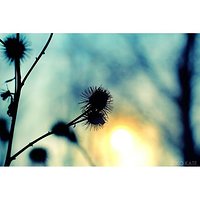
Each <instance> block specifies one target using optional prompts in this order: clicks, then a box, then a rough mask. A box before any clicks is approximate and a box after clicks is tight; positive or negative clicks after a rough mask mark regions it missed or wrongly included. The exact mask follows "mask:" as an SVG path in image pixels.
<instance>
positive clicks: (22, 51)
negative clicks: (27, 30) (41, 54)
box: [2, 35, 30, 63]
mask: <svg viewBox="0 0 200 200" xmlns="http://www.w3.org/2000/svg"><path fill="white" fill-rule="evenodd" d="M2 43H3V46H4V48H3V51H4V55H5V58H6V59H7V60H8V62H10V63H12V62H13V61H14V60H15V59H19V60H23V59H24V58H25V56H26V55H27V53H28V51H29V50H30V48H29V43H28V41H27V40H26V38H25V36H22V37H20V38H19V39H18V38H17V37H16V36H15V35H11V36H8V37H7V38H6V39H5V40H4V41H2Z"/></svg>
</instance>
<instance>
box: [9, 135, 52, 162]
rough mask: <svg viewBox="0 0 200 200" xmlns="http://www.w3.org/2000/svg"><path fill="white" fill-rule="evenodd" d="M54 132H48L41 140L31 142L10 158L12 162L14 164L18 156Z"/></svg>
mask: <svg viewBox="0 0 200 200" xmlns="http://www.w3.org/2000/svg"><path fill="white" fill-rule="evenodd" d="M52 134H53V132H48V133H45V134H44V135H42V136H40V137H39V138H37V139H35V140H33V141H32V142H30V143H29V144H27V145H26V146H25V147H23V148H22V149H20V150H19V151H18V152H17V153H15V154H14V155H13V156H11V157H10V161H11V162H12V161H13V160H15V159H16V157H17V156H19V155H20V154H21V153H23V152H24V151H25V150H26V149H28V148H29V147H31V146H33V145H34V144H35V143H37V142H39V141H40V140H42V139H44V138H46V137H47V136H49V135H52Z"/></svg>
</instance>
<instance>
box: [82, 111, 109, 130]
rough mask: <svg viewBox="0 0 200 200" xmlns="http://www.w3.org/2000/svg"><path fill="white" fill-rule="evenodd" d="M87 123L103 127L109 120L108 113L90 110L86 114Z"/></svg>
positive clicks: (96, 127) (92, 126)
mask: <svg viewBox="0 0 200 200" xmlns="http://www.w3.org/2000/svg"><path fill="white" fill-rule="evenodd" d="M84 117H85V120H86V125H87V126H88V127H90V128H94V129H98V128H101V127H102V126H103V125H104V124H105V123H106V121H107V118H106V117H107V115H105V114H104V113H102V112H99V111H94V110H92V111H89V112H87V113H86V114H85V116H84Z"/></svg>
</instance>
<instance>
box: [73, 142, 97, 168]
mask: <svg viewBox="0 0 200 200" xmlns="http://www.w3.org/2000/svg"><path fill="white" fill-rule="evenodd" d="M77 146H78V148H79V150H80V151H81V152H82V153H83V155H84V156H85V158H86V159H87V160H88V162H89V164H90V165H91V166H96V165H95V164H94V162H93V161H92V159H91V158H90V156H89V155H88V153H87V151H86V150H85V149H84V148H83V147H82V146H81V145H80V144H78V145H77Z"/></svg>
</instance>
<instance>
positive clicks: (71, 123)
mask: <svg viewBox="0 0 200 200" xmlns="http://www.w3.org/2000/svg"><path fill="white" fill-rule="evenodd" d="M86 112H87V111H86ZM86 112H84V113H82V114H81V115H79V116H78V117H76V118H75V119H74V120H72V121H71V122H69V123H68V124H66V126H67V127H70V126H72V125H75V124H77V123H79V122H82V120H79V119H80V118H81V117H83V116H84V115H85V113H86ZM77 120H79V121H77ZM52 134H54V133H53V132H51V131H49V132H48V133H45V134H44V135H42V136H40V137H38V138H37V139H35V140H33V141H32V142H30V143H29V144H27V145H26V146H24V147H23V148H22V149H20V150H19V151H18V152H17V153H15V154H14V155H13V156H11V157H9V158H8V161H7V164H8V165H5V166H9V165H10V163H11V162H12V161H13V160H15V159H16V158H17V156H19V155H20V154H21V153H23V152H24V151H25V150H26V149H28V148H29V147H31V146H33V145H34V144H35V143H37V142H39V141H40V140H42V139H44V138H46V137H48V136H50V135H52ZM82 152H84V150H82ZM84 154H85V155H86V154H87V152H85V153H84ZM86 156H87V158H88V160H90V163H91V164H92V165H94V164H93V163H92V161H91V159H90V158H89V156H88V155H86Z"/></svg>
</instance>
